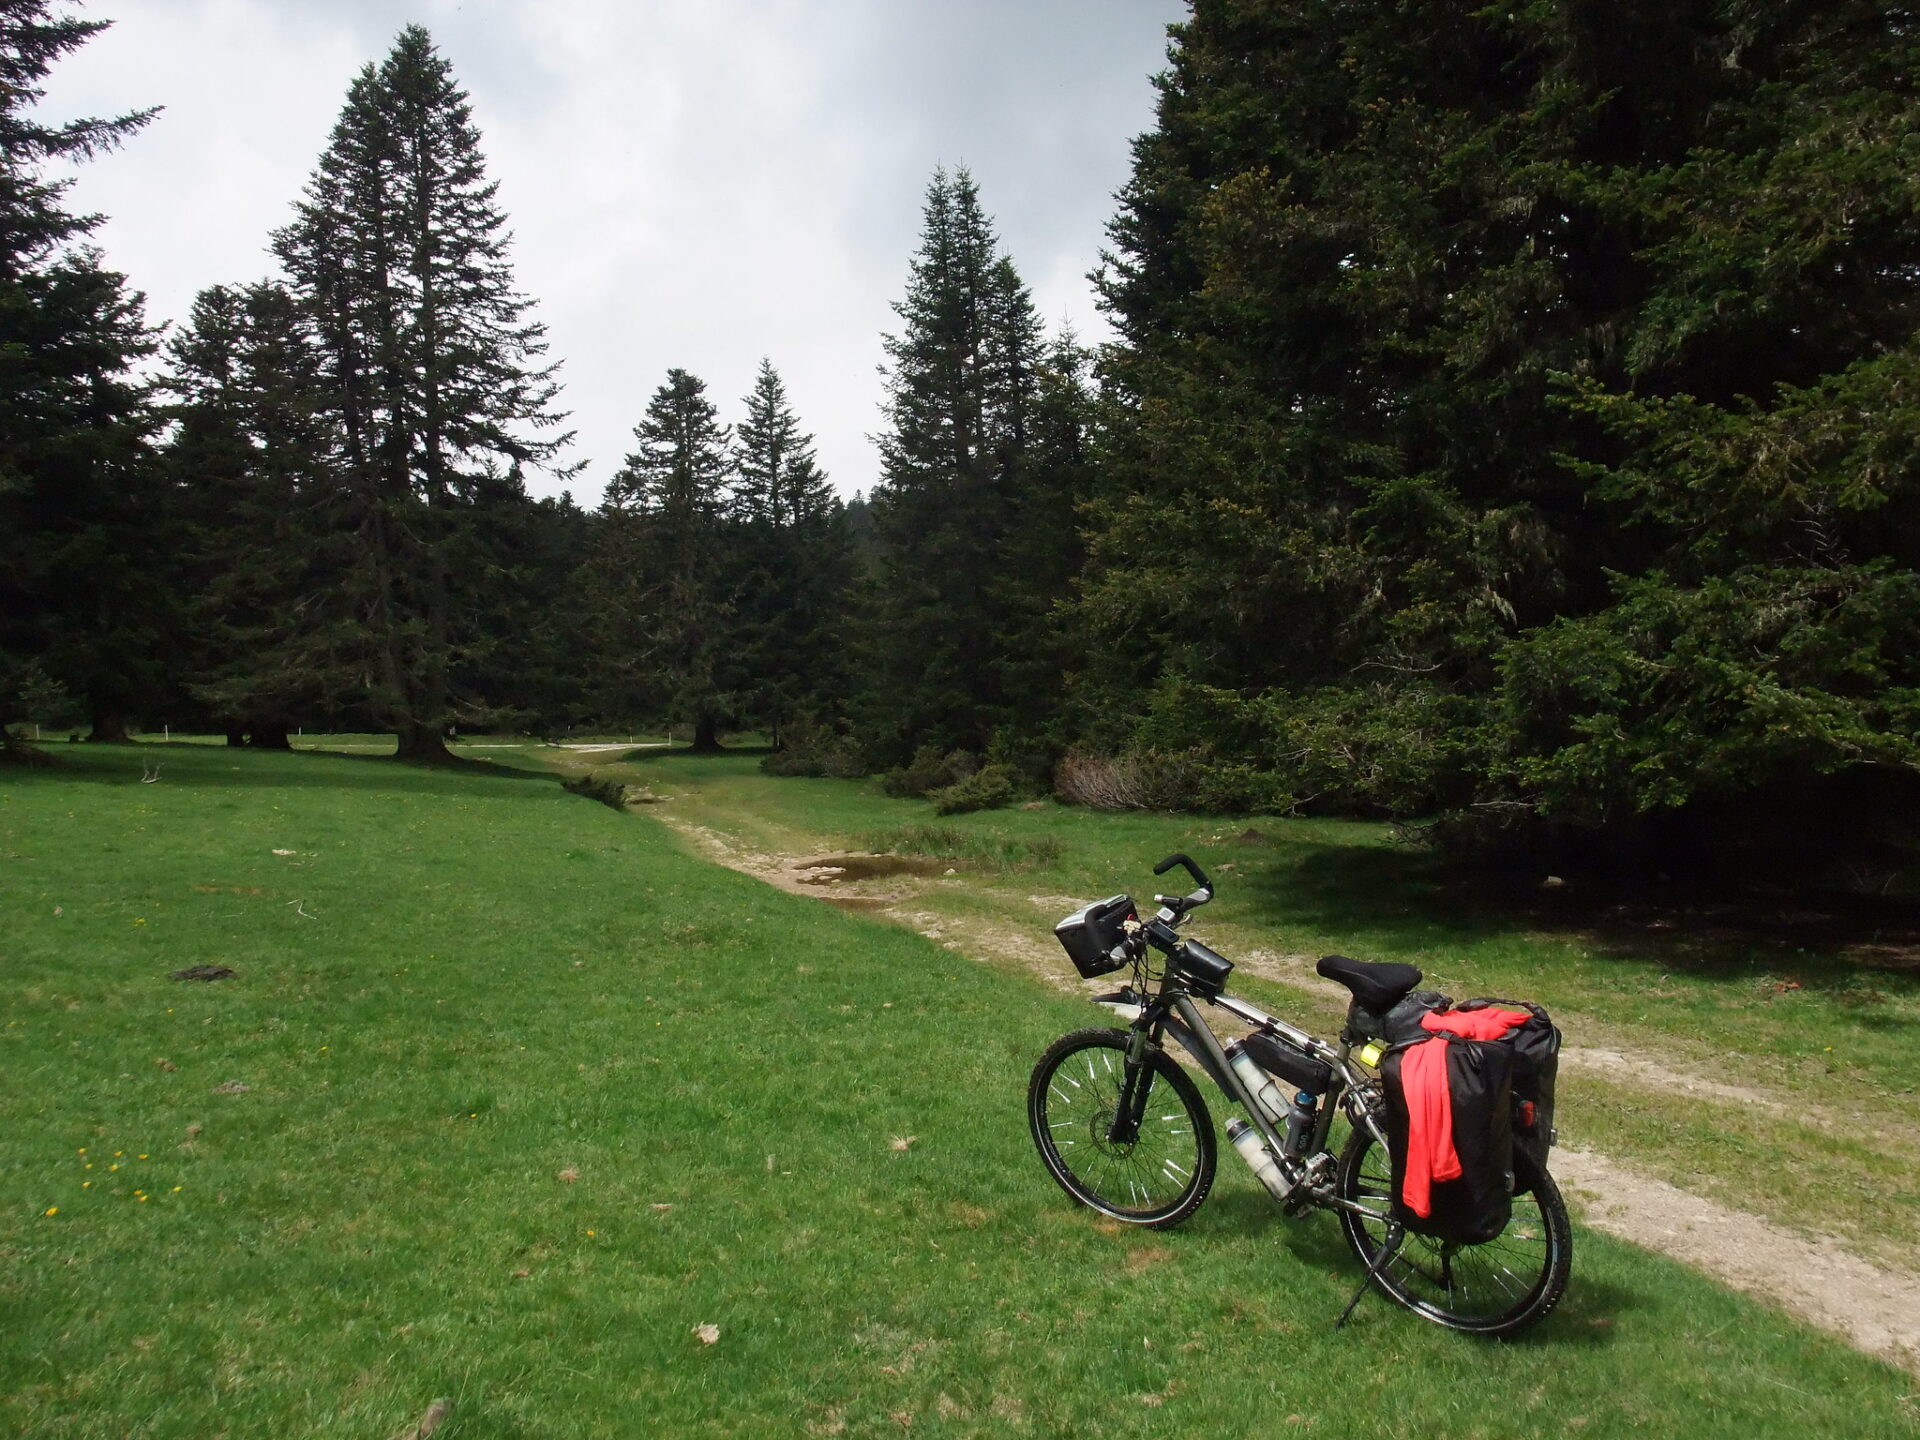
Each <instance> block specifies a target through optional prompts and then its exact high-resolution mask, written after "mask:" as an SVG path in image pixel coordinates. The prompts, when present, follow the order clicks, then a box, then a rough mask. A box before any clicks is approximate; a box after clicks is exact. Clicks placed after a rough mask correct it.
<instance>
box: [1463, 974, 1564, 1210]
mask: <svg viewBox="0 0 1920 1440" xmlns="http://www.w3.org/2000/svg"><path fill="white" fill-rule="evenodd" d="M1488 1006H1493V1007H1495V1008H1497V1009H1501V1010H1524V1011H1525V1012H1526V1013H1527V1014H1528V1015H1529V1016H1531V1017H1532V1018H1531V1019H1529V1020H1528V1021H1527V1022H1526V1023H1525V1024H1524V1025H1521V1026H1519V1027H1518V1028H1517V1029H1514V1030H1510V1031H1508V1032H1507V1034H1506V1035H1505V1036H1504V1037H1503V1038H1502V1039H1500V1040H1495V1041H1489V1042H1488V1043H1489V1044H1495V1045H1505V1046H1507V1047H1508V1048H1509V1049H1511V1050H1512V1051H1513V1151H1514V1154H1513V1168H1514V1190H1515V1193H1518V1192H1520V1191H1523V1190H1531V1189H1532V1188H1533V1187H1534V1185H1535V1184H1536V1183H1538V1181H1539V1178H1540V1176H1541V1175H1543V1174H1545V1173H1546V1169H1547V1152H1548V1151H1549V1150H1551V1149H1552V1148H1553V1082H1554V1080H1555V1078H1556V1077H1557V1076H1558V1075H1559V1073H1560V1032H1559V1030H1558V1029H1556V1028H1555V1026H1554V1023H1553V1019H1552V1017H1551V1016H1549V1015H1548V1014H1547V1012H1546V1011H1545V1010H1544V1009H1542V1008H1541V1007H1540V1006H1538V1005H1536V1004H1534V1003H1533V1002H1532V1001H1531V1000H1492V999H1484V998H1483V999H1479V1000H1468V1001H1465V1002H1463V1003H1462V1004H1460V1005H1459V1006H1457V1007H1456V1008H1458V1009H1461V1010H1484V1009H1486V1008H1487V1007H1488Z"/></svg>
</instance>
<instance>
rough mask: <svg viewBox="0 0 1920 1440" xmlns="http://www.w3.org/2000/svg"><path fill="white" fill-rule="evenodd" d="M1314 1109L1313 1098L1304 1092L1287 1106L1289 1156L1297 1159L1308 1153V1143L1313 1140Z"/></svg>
mask: <svg viewBox="0 0 1920 1440" xmlns="http://www.w3.org/2000/svg"><path fill="white" fill-rule="evenodd" d="M1313 1108H1314V1100H1313V1096H1311V1095H1309V1094H1308V1093H1307V1092H1306V1091H1304V1090H1302V1091H1300V1092H1298V1093H1297V1094H1296V1095H1295V1096H1294V1097H1293V1103H1292V1104H1291V1105H1289V1106H1287V1132H1286V1141H1287V1154H1289V1155H1291V1156H1293V1157H1295V1158H1296V1159H1298V1158H1299V1157H1300V1156H1302V1155H1304V1154H1306V1153H1307V1142H1308V1141H1309V1140H1311V1139H1312V1138H1313Z"/></svg>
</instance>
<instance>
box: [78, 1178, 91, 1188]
mask: <svg viewBox="0 0 1920 1440" xmlns="http://www.w3.org/2000/svg"><path fill="white" fill-rule="evenodd" d="M80 1188H81V1189H82V1190H91V1189H92V1188H93V1181H91V1180H82V1181H81V1182H80Z"/></svg>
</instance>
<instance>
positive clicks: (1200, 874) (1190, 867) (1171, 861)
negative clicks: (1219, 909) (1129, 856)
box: [1153, 852, 1213, 909]
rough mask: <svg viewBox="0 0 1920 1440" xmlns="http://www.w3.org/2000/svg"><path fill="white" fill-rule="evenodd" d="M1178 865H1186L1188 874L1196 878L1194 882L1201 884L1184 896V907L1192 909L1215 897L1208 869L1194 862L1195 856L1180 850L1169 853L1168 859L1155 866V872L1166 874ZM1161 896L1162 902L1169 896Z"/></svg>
mask: <svg viewBox="0 0 1920 1440" xmlns="http://www.w3.org/2000/svg"><path fill="white" fill-rule="evenodd" d="M1176 865H1182V866H1185V867H1186V871H1187V874H1189V875H1191V876H1192V877H1193V879H1194V883H1195V884H1196V885H1197V886H1199V888H1198V889H1197V890H1195V891H1194V892H1193V894H1191V895H1188V896H1186V897H1184V898H1185V900H1186V904H1185V906H1184V907H1182V908H1185V909H1192V908H1194V907H1195V906H1198V905H1204V904H1206V903H1207V902H1208V901H1209V900H1211V899H1213V881H1211V880H1209V879H1208V878H1207V872H1206V871H1204V870H1202V869H1201V868H1200V867H1199V866H1198V865H1196V864H1194V863H1193V857H1192V856H1190V855H1186V854H1183V853H1178V852H1176V853H1175V854H1172V855H1169V856H1167V858H1166V859H1164V860H1162V861H1161V862H1160V863H1159V864H1158V865H1156V866H1154V867H1153V873H1154V874H1156V875H1164V874H1166V873H1167V871H1169V870H1171V869H1172V868H1173V867H1174V866H1176ZM1159 898H1160V899H1161V900H1162V902H1164V901H1166V900H1167V899H1168V898H1169V897H1167V896H1164V895H1163V896H1161V897H1159Z"/></svg>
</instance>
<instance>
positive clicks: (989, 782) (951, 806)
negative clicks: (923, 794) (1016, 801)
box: [927, 765, 1014, 815]
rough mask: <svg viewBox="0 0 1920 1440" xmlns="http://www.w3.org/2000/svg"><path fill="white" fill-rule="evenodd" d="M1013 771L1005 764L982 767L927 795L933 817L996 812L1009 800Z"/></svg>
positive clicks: (1008, 802)
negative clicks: (983, 811)
mask: <svg viewBox="0 0 1920 1440" xmlns="http://www.w3.org/2000/svg"><path fill="white" fill-rule="evenodd" d="M1013 795H1014V788H1013V771H1012V770H1011V769H1009V768H1008V767H1007V766H1005V765H983V766H981V767H980V769H978V770H976V771H974V772H973V774H971V775H969V776H967V777H966V779H964V780H961V781H959V782H957V783H955V784H952V785H944V786H941V787H940V788H939V789H936V790H929V791H928V792H927V799H929V800H931V801H932V802H933V810H934V813H935V814H936V815H961V814H964V813H966V812H967V811H969V810H998V809H999V808H1000V807H1001V806H1003V805H1008V804H1011V803H1012V801H1013Z"/></svg>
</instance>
